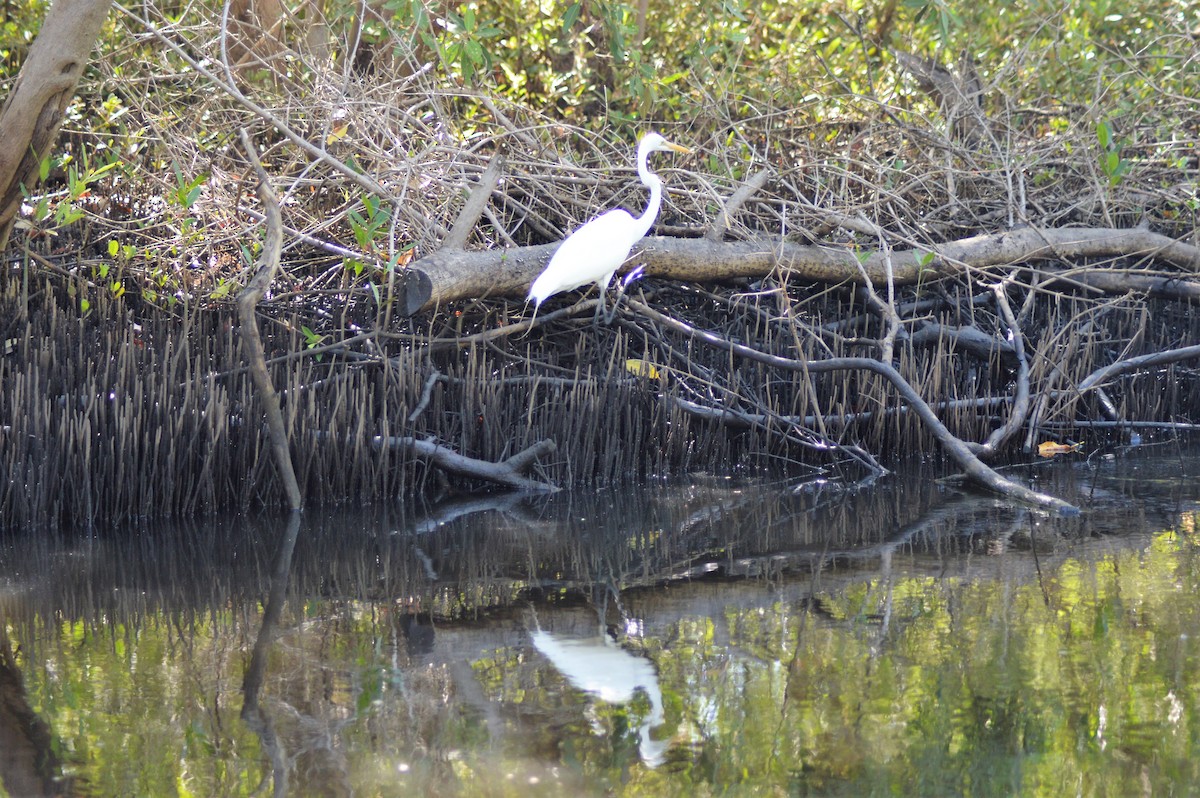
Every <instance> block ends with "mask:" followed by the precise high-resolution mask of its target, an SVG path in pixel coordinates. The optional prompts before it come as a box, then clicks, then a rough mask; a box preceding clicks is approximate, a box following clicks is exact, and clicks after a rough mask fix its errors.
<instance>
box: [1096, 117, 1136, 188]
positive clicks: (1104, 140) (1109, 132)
mask: <svg viewBox="0 0 1200 798" xmlns="http://www.w3.org/2000/svg"><path fill="white" fill-rule="evenodd" d="M1096 138H1097V139H1098V140H1099V142H1100V171H1102V172H1103V173H1104V175H1105V177H1107V178H1108V184H1109V185H1110V186H1116V185H1117V184H1118V183H1120V182H1121V180H1122V179H1123V178H1124V177H1125V173H1126V172H1128V171H1129V161H1127V160H1125V159H1124V158H1122V157H1121V150H1122V149H1123V148H1124V146H1125V144H1126V143H1127V142H1125V141H1123V140H1122V141H1116V140H1114V139H1113V129H1112V124H1110V123H1109V122H1108V121H1104V122H1100V123H1099V124H1097V125H1096Z"/></svg>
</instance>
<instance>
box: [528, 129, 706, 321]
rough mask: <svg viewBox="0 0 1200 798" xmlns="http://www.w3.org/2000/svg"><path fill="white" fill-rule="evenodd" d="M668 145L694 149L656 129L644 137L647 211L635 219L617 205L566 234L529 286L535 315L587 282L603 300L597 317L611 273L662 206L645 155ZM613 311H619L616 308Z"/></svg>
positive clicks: (640, 155) (640, 154)
mask: <svg viewBox="0 0 1200 798" xmlns="http://www.w3.org/2000/svg"><path fill="white" fill-rule="evenodd" d="M667 150H670V151H673V152H679V153H684V154H687V153H690V152H691V150H689V149H688V148H687V147H682V146H680V145H678V144H673V143H671V142H669V141H667V140H666V139H665V138H663V137H662V136H660V135H659V134H657V133H647V134H646V135H645V136H643V137H642V140H641V142H640V143H639V144H638V151H637V170H638V176H639V177H641V179H642V183H644V184H645V185H646V187H647V188H649V189H650V203H649V204H648V205H646V210H645V211H644V212H643V213H642V215H641V216H639V217H637V218H636V219H635V218H634V217H633V216H632V215H631V214H630V213H629V212H627V211H625V210H622V209H620V208H617V209H615V210H611V211H608V212H607V213H603V214H601V215H600V216H597V217H596V218H595V219H592V220H591V221H590V222H588V223H587V224H585V225H583V227H580V228H579V229H578V230H576V231H575V232H574V233H571V235H569V236H567V239H566V240H565V241H563V242H562V246H560V247H559V248H558V249H557V250H556V251H555V252H554V256H553V257H551V258H550V263H549V264H548V265H547V266H546V270H545V271H543V272H542V273H541V274H540V275H539V276H538V278H537V279H536V280H534V281H533V285H532V286H531V287H530V289H529V296H528V297H527V299H531V300H533V302H534V312H533V314H534V317H536V316H537V311H538V309H539V308H541V306H542V303H543V302H545V301H546V300H547V299H548V298H550V297H551V296H553V295H554V294H557V293H559V292H561V291H570V290H572V289H575V288H579V287H580V286H583V285H587V284H589V283H595V284H596V285H598V286H600V304H599V305H598V306H597V307H596V314H597V316H599V314H600V311H601V309H603V308H604V294H605V292H606V291H608V285H609V283H610V282H612V278H613V275H614V274H616V271H617V269H619V268H620V267H621V264H622V263H624V262H625V259H626V258H628V257H629V251H630V250H631V249H633V245H634V244H636V243H637V242H638V241H639V240H640V239H641V238H642V236H644V235H646V232H647V231H648V230H649V229H650V226H651V225H652V224H654V219H655V217H657V216H658V209H659V207H660V206H661V205H662V181H661V180H659V179H658V175H656V174H654V173H653V172H651V171H650V169H649V167H648V166H647V159H648V158H649V157H650V153H652V152H660V151H667ZM619 299H620V298H619V297H618V301H619ZM613 312H614V313H615V312H616V307H614V308H613ZM606 321H612V316H611V315H607V313H606Z"/></svg>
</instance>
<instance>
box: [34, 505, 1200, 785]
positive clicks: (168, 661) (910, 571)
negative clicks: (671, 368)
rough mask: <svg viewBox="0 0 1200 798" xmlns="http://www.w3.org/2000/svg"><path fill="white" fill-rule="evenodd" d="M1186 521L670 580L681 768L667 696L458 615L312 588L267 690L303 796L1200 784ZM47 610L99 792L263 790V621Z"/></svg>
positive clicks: (651, 601)
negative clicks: (662, 745) (251, 725)
mask: <svg viewBox="0 0 1200 798" xmlns="http://www.w3.org/2000/svg"><path fill="white" fill-rule="evenodd" d="M1185 520H1186V521H1187V523H1186V524H1183V525H1181V526H1180V529H1179V530H1178V531H1168V532H1163V533H1161V534H1159V535H1158V536H1157V537H1155V538H1154V539H1153V541H1152V542H1151V543H1150V545H1148V546H1147V547H1146V548H1145V549H1144V550H1141V551H1116V552H1114V553H1110V554H1107V555H1104V556H1098V557H1095V558H1091V559H1084V558H1077V559H1062V555H1057V559H1056V560H1055V561H1053V562H1043V563H1041V568H1042V573H1043V574H1044V579H1043V580H1042V581H1041V582H1039V581H1038V580H1037V579H1036V578H1034V576H1033V575H1030V574H1028V573H1027V572H1026V569H1025V568H1023V567H1022V566H1023V565H1025V564H1026V562H1027V561H1026V560H1024V559H1022V558H1020V557H1018V556H1013V557H1012V559H1011V560H1010V561H1011V562H1012V563H1014V567H1013V568H1012V569H1011V571H1010V572H1009V573H1007V574H1006V573H1005V568H1003V567H1002V568H1000V569H999V572H1000V576H999V577H998V578H988V579H983V578H974V579H965V578H960V577H938V578H934V577H930V576H928V570H925V571H922V570H921V569H922V567H925V568H926V569H927V568H928V561H927V560H914V561H913V562H912V563H909V564H907V565H901V564H900V562H899V559H898V561H897V562H896V563H895V564H893V569H892V571H891V575H890V576H879V575H872V576H871V577H869V578H855V577H854V576H853V575H851V576H850V577H849V578H850V579H851V580H853V581H849V582H846V581H845V580H846V578H847V577H846V575H845V574H839V573H837V572H832V573H826V574H822V575H821V577H820V579H822V580H825V582H826V584H827V585H828V587H825V588H822V587H821V586H820V585H821V582H820V581H819V580H818V581H817V582H816V583H815V584H816V586H817V589H816V591H815V593H814V595H813V596H812V600H811V601H810V600H807V598H806V597H805V598H796V597H795V596H796V595H797V594H796V593H795V591H792V592H791V593H788V592H787V591H786V590H781V591H779V592H778V593H774V594H770V593H768V591H767V588H766V586H764V585H762V584H760V583H755V582H746V583H742V587H743V588H746V589H744V590H730V589H729V586H728V585H727V586H726V590H725V592H724V593H723V594H722V595H723V596H725V599H726V601H725V604H724V605H723V606H724V609H723V611H720V612H715V613H713V615H712V616H711V617H708V616H704V615H700V614H695V613H693V614H688V613H686V612H685V613H684V614H683V615H682V617H679V618H677V619H676V620H673V621H671V622H670V623H669V624H658V625H655V623H654V620H653V619H654V617H655V611H656V607H655V604H656V602H659V601H661V600H664V597H663V596H662V595H659V594H653V595H651V594H644V595H640V596H632V597H629V603H630V604H635V603H641V604H644V605H645V606H643V607H631V608H632V609H634V610H635V611H639V610H640V611H641V614H642V615H643V617H644V618H646V619H647V634H646V636H645V637H644V638H643V639H642V640H641V643H640V645H641V646H642V647H644V648H645V649H646V653H648V654H649V655H650V656H651V657H652V658H653V660H654V661H655V663H656V665H657V667H658V670H659V676H660V681H661V684H662V688H663V699H664V707H665V712H666V723H665V725H664V726H663V727H662V728H661V729H660V730H659V731H658V732H657V735H670V736H672V737H673V739H674V742H675V748H674V750H673V753H672V754H671V755H670V760H671V761H669V762H668V763H667V764H666V765H664V766H663V767H661V768H658V769H656V770H649V769H646V768H644V767H643V766H642V765H641V764H640V763H639V760H638V756H637V752H636V736H635V735H634V734H633V733H632V732H631V731H630V730H631V729H634V728H636V726H637V718H640V717H641V716H642V715H644V713H645V712H646V711H647V710H646V707H645V706H642V705H641V704H639V703H638V702H636V701H635V702H634V703H633V704H632V705H631V706H629V707H614V706H608V705H604V704H602V703H597V702H594V701H590V700H587V699H586V698H584V697H583V696H581V695H580V694H578V693H577V692H574V691H571V690H569V689H566V688H565V685H564V683H563V681H562V679H561V678H559V677H558V676H557V675H556V674H554V673H553V672H552V671H551V670H550V669H549V666H548V665H547V664H546V663H545V662H544V661H543V660H542V659H541V658H540V657H538V656H537V655H536V654H535V653H533V652H532V650H531V649H529V648H528V647H527V646H526V645H525V641H524V638H523V636H522V634H521V630H520V628H519V627H518V626H517V625H515V624H496V623H492V624H490V625H489V626H488V628H487V629H486V630H481V629H479V628H478V627H476V628H471V627H466V628H463V627H455V626H447V627H445V628H439V629H438V630H437V633H438V635H439V645H449V646H450V650H451V651H452V652H454V653H452V654H444V655H443V659H441V660H438V659H437V658H436V657H433V656H431V655H429V654H428V653H427V652H413V651H409V650H406V648H405V638H404V634H405V632H404V631H403V629H402V628H401V622H400V620H399V618H398V617H396V616H395V614H394V612H393V608H392V607H391V605H387V604H374V603H365V602H349V601H332V600H325V599H317V598H309V599H308V600H307V601H306V602H291V603H289V604H288V605H287V608H286V610H285V612H284V616H283V620H282V627H281V628H282V629H283V632H282V635H281V637H280V638H279V640H278V642H277V643H276V645H275V647H274V649H273V651H272V653H271V655H270V658H271V662H270V664H269V666H268V669H267V674H268V675H267V680H266V683H265V685H264V688H263V704H264V708H265V709H266V710H267V711H269V712H271V713H273V717H274V718H275V720H276V724H277V727H278V731H279V734H280V738H281V739H282V740H283V741H284V745H285V747H286V748H287V750H288V752H289V754H290V755H291V756H293V757H294V762H295V764H296V775H295V776H294V777H293V781H292V783H293V785H295V786H296V787H297V788H298V789H299V790H300V793H299V794H307V793H308V792H313V793H316V792H321V791H322V789H323V788H324V787H328V786H329V785H330V784H332V783H334V782H341V783H343V784H349V785H350V786H351V787H352V788H353V789H354V791H355V793H356V794H358V795H386V794H392V793H394V792H395V791H396V790H397V789H400V785H402V784H403V785H407V787H408V788H409V789H415V790H417V791H418V792H419V791H421V790H436V791H437V792H438V794H497V795H503V794H516V793H517V792H520V793H521V794H525V795H527V794H530V792H531V791H532V793H534V794H536V793H539V792H542V791H545V792H546V793H555V792H557V791H561V790H564V789H569V790H571V791H574V792H578V793H580V794H588V793H602V792H610V791H611V792H616V793H622V794H655V795H659V794H692V792H693V791H694V790H698V791H699V792H701V793H705V792H708V791H716V792H720V791H722V790H723V789H724V788H725V787H727V786H729V785H742V786H744V787H758V788H763V789H767V790H770V789H786V790H801V791H804V790H825V791H833V792H835V793H838V792H842V793H847V794H849V793H854V794H862V793H864V792H877V793H882V792H894V791H900V792H904V793H908V794H918V793H919V794H995V793H997V792H1002V793H1006V794H1010V793H1011V794H1037V793H1047V794H1067V793H1071V794H1074V793H1076V791H1079V792H1081V793H1082V794H1085V795H1087V794H1095V793H1109V794H1128V793H1130V792H1135V791H1137V790H1140V789H1141V785H1142V784H1143V783H1148V784H1150V785H1151V786H1152V787H1161V788H1164V789H1165V788H1166V787H1168V786H1169V785H1171V784H1181V783H1194V782H1195V780H1196V779H1197V778H1200V767H1198V766H1197V765H1196V764H1195V763H1196V761H1197V760H1196V756H1195V755H1196V753H1197V750H1198V749H1200V745H1198V743H1200V738H1198V737H1197V733H1196V731H1194V729H1195V723H1194V719H1195V716H1196V710H1197V698H1196V697H1197V696H1198V695H1200V667H1197V666H1198V665H1200V663H1198V662H1197V661H1196V655H1195V654H1194V653H1193V652H1192V651H1191V650H1190V647H1189V645H1188V641H1189V640H1190V639H1191V638H1193V637H1194V636H1195V633H1196V629H1197V628H1198V627H1200V604H1198V603H1197V601H1196V597H1197V596H1198V595H1200V567H1198V562H1197V557H1196V548H1195V539H1194V537H1193V526H1194V519H1192V518H1191V517H1187V518H1186V519H1185ZM981 559H982V558H981ZM994 564H995V560H993V562H992V565H994ZM839 579H841V580H843V581H842V582H840V583H839V582H838V581H837V580H839ZM696 589H697V590H699V589H701V586H700V585H697V586H696ZM687 590H689V588H688V587H676V588H673V589H672V591H668V592H674V593H677V594H678V593H679V592H681V591H687ZM685 595H686V594H685ZM772 596H774V597H772ZM675 600H678V599H675ZM772 602H773V603H772ZM539 613H541V614H542V615H543V616H546V615H547V614H549V613H550V610H549V609H542V610H539ZM543 620H546V618H545V617H543ZM40 624H41V625H40V626H35V627H30V628H26V629H20V628H16V629H14V634H13V638H14V642H15V643H16V642H19V643H20V646H21V647H20V651H21V652H22V666H23V668H24V670H25V673H26V681H27V685H28V688H29V690H30V693H31V702H32V703H33V705H34V706H35V708H37V709H38V710H39V711H40V712H41V713H42V714H43V716H44V717H45V718H46V719H47V720H48V721H49V722H50V725H51V727H52V728H53V729H54V732H55V734H56V736H57V737H58V739H59V740H61V741H62V744H63V746H64V748H65V752H64V753H65V754H66V758H67V759H69V760H72V761H76V762H78V763H79V767H80V770H81V772H82V775H83V776H84V779H85V784H86V785H87V789H89V790H91V791H93V792H94V793H95V794H97V795H116V794H140V795H165V794H175V793H176V792H190V793H192V794H197V795H220V794H231V793H242V792H247V791H249V790H252V789H253V788H254V787H255V786H256V785H258V784H259V782H260V780H261V779H262V778H263V777H264V774H265V773H266V772H267V766H266V764H265V762H264V760H263V756H262V751H261V748H260V746H259V744H258V741H257V739H256V738H255V737H254V736H253V735H252V734H251V733H250V732H249V730H248V729H247V728H246V727H245V726H244V725H243V724H241V723H240V722H239V720H238V718H237V714H238V710H239V709H240V707H241V696H240V693H239V686H240V680H241V675H242V671H243V668H244V666H245V663H246V661H247V658H248V652H249V650H250V648H251V646H252V644H253V635H254V633H255V631H256V629H257V625H258V618H257V617H256V615H255V614H253V613H251V614H249V615H247V614H245V613H243V612H241V611H238V610H231V609H228V608H224V609H220V610H217V611H214V612H213V613H212V614H211V615H209V616H207V617H189V618H188V619H187V620H183V619H181V618H180V617H177V616H168V615H167V614H163V613H159V614H155V613H153V612H149V613H147V614H145V615H144V616H143V617H141V618H140V619H138V620H137V622H136V623H129V624H125V625H120V626H113V627H111V628H108V629H107V630H105V631H99V629H101V628H102V627H98V626H93V625H90V624H87V623H82V622H62V623H59V622H56V621H49V622H47V621H46V620H45V619H43V620H42V621H41V622H40ZM498 625H503V626H505V627H506V628H502V629H497V628H496V627H497V626H498ZM472 635H474V637H472ZM456 646H458V647H457V648H456ZM460 655H461V659H460V660H459V661H458V662H457V663H456V661H455V657H459V656H460ZM642 703H643V704H644V703H645V702H642ZM131 764H132V765H134V766H131ZM331 770H341V771H342V774H343V776H344V777H345V781H344V782H343V781H342V778H341V777H339V778H337V779H333V778H332V777H331V776H330V775H329V774H330V771H331ZM507 774H513V775H512V778H508V775H507ZM535 777H536V778H537V779H538V781H537V783H536V784H533V785H531V783H530V779H531V778H535Z"/></svg>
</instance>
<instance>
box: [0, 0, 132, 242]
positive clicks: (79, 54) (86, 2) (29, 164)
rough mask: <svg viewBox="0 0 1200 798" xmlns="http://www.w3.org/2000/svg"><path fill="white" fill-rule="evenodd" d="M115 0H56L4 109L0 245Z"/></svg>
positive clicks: (55, 135)
mask: <svg viewBox="0 0 1200 798" xmlns="http://www.w3.org/2000/svg"><path fill="white" fill-rule="evenodd" d="M111 6H112V0H54V4H53V5H52V6H51V7H50V10H49V11H48V12H47V13H46V19H45V21H44V22H43V23H42V29H41V32H39V33H38V36H37V39H36V40H35V41H34V43H33V46H32V47H31V48H30V50H29V58H28V59H27V60H26V61H25V63H24V64H23V65H22V66H21V74H20V75H18V76H17V82H16V84H15V85H14V86H13V90H12V94H10V95H9V96H8V99H7V100H6V101H5V102H4V108H3V109H2V110H0V249H3V248H4V245H5V244H6V243H7V241H8V232H9V230H10V229H11V228H12V223H13V220H14V219H15V218H16V215H17V211H18V210H19V209H20V207H21V186H22V185H24V186H26V187H27V188H31V187H32V186H33V185H34V183H35V182H36V180H37V176H38V166H39V165H40V164H41V162H42V159H43V158H45V157H46V155H47V154H48V153H49V152H50V148H51V147H52V146H53V145H54V141H55V139H57V138H58V128H59V126H60V125H61V124H62V119H63V114H64V113H65V112H66V110H67V105H68V104H69V103H70V102H71V97H73V96H74V94H75V86H76V85H77V84H78V83H79V77H80V75H82V74H83V68H84V66H85V65H86V64H87V58H88V54H89V53H90V52H91V50H92V45H94V44H95V43H96V37H97V36H99V35H100V28H101V26H102V25H103V24H104V20H105V18H106V17H107V16H108V9H109V8H110V7H111Z"/></svg>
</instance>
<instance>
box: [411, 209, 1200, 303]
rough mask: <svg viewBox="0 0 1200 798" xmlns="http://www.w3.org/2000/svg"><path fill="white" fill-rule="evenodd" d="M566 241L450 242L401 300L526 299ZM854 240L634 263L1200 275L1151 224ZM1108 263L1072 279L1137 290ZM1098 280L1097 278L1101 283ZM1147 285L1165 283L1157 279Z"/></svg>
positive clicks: (1178, 245)
mask: <svg viewBox="0 0 1200 798" xmlns="http://www.w3.org/2000/svg"><path fill="white" fill-rule="evenodd" d="M557 248H558V243H557V242H556V243H552V244H541V245H537V246H529V247H510V248H506V249H487V250H475V251H466V250H463V249H460V248H458V247H449V248H444V249H440V250H438V251H436V252H433V253H431V254H429V255H427V256H425V257H423V258H421V259H420V260H418V261H415V262H413V263H412V264H410V265H409V266H408V268H407V269H405V270H404V279H403V280H402V284H401V285H400V286H398V289H399V293H400V298H401V304H400V307H401V308H402V309H403V310H404V311H405V312H406V313H408V314H409V315H412V314H414V313H417V312H418V311H421V310H425V309H429V308H432V307H436V306H438V305H441V304H444V303H446V302H453V301H456V300H461V299H478V298H482V297H489V296H492V297H497V296H511V297H519V296H524V294H525V292H526V291H528V289H529V285H530V283H531V282H532V281H533V279H534V278H535V277H536V276H537V275H538V273H539V272H541V270H542V269H543V268H545V266H546V262H547V261H548V260H549V259H550V256H551V255H552V254H553V253H554V250H555V249H557ZM860 254H861V253H859V252H856V251H855V250H853V249H851V248H849V247H840V246H823V245H817V244H796V243H793V242H790V241H782V240H780V239H770V238H764V239H759V240H753V241H713V240H710V239H707V238H677V237H664V236H651V237H648V238H645V239H643V240H642V242H641V244H640V245H638V246H637V247H635V248H634V252H633V255H632V257H631V258H630V262H635V261H636V262H638V263H642V264H645V267H646V275H647V276H649V277H660V278H665V279H669V280H681V281H689V282H708V281H713V280H730V279H735V278H756V279H757V278H762V277H766V276H767V275H769V274H771V273H772V272H775V271H779V272H782V273H784V274H786V275H787V276H788V277H789V278H790V279H794V280H806V281H813V282H821V283H840V282H847V281H848V282H861V280H862V277H861V275H862V273H863V272H864V271H865V273H866V275H867V277H868V278H869V279H870V280H871V282H872V283H873V284H874V285H878V286H883V285H886V284H887V279H888V261H889V260H890V265H891V272H892V278H893V280H894V283H895V284H896V285H911V284H914V283H916V282H917V281H918V280H930V279H938V278H942V277H949V276H954V275H957V274H961V273H963V272H965V271H968V270H970V269H982V268H988V267H993V266H1004V265H1011V264H1017V263H1025V262H1030V261H1039V260H1047V259H1053V260H1061V261H1065V262H1072V263H1074V262H1076V261H1078V260H1081V259H1089V258H1118V257H1139V258H1148V259H1151V260H1155V261H1159V262H1162V263H1165V264H1168V265H1170V266H1173V267H1175V268H1178V269H1181V270H1184V271H1186V272H1188V273H1190V274H1196V273H1200V247H1196V246H1192V245H1190V244H1186V243H1184V242H1182V241H1176V240H1175V239H1172V238H1169V237H1167V236H1164V235H1160V234H1158V233H1153V232H1151V231H1149V230H1142V229H1130V230H1121V229H1112V228H1064V229H1059V228H1035V227H1025V228H1021V229H1017V230H1009V231H1005V232H1002V233H991V234H986V235H977V236H972V237H970V238H964V239H961V240H958V241H950V242H947V243H944V244H939V245H937V246H931V247H929V248H928V249H924V248H913V249H908V250H894V251H892V252H890V253H886V254H885V253H883V252H880V251H871V252H870V254H869V255H867V257H866V258H865V260H864V261H863V262H862V263H861V265H860V262H859V259H858V255H860ZM1106 271H1107V270H1104V269H1099V268H1097V269H1079V268H1075V269H1072V270H1071V272H1070V275H1069V276H1070V278H1071V279H1073V280H1076V281H1079V282H1081V283H1083V282H1088V283H1089V285H1090V287H1092V288H1094V289H1096V290H1101V291H1103V290H1107V289H1108V288H1112V289H1114V290H1117V291H1124V290H1128V289H1129V287H1130V286H1129V285H1128V284H1126V283H1124V282H1122V281H1120V280H1117V281H1115V282H1114V281H1112V280H1106V279H1101V278H1097V279H1095V280H1094V281H1093V280H1091V279H1090V278H1089V275H1090V274H1093V273H1095V274H1105V273H1106ZM1170 282H1171V286H1170V287H1171V288H1172V290H1173V291H1174V292H1175V293H1177V294H1182V293H1185V292H1194V293H1197V294H1200V281H1188V280H1172V281H1170ZM1093 283H1094V284H1093ZM1144 288H1146V289H1147V290H1159V291H1161V290H1164V287H1163V286H1160V285H1158V284H1157V283H1156V284H1155V285H1153V286H1150V285H1146V286H1144Z"/></svg>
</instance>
